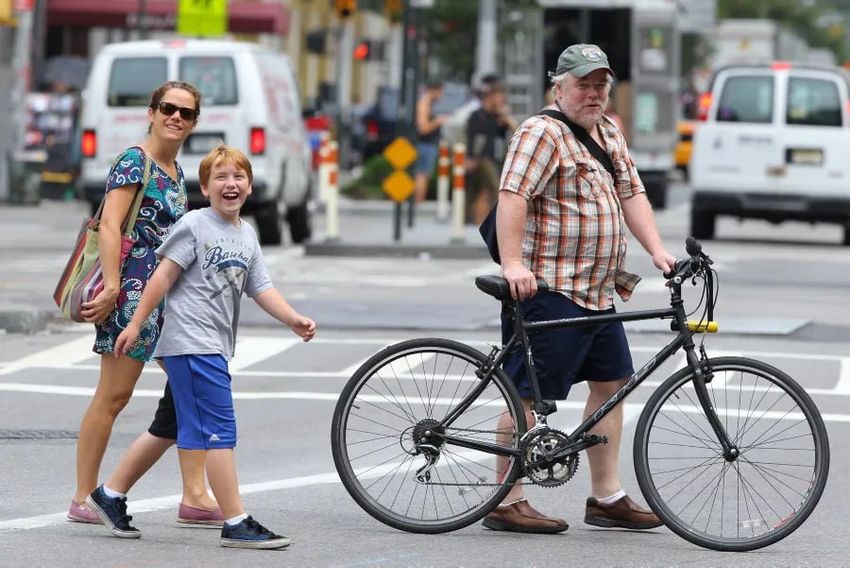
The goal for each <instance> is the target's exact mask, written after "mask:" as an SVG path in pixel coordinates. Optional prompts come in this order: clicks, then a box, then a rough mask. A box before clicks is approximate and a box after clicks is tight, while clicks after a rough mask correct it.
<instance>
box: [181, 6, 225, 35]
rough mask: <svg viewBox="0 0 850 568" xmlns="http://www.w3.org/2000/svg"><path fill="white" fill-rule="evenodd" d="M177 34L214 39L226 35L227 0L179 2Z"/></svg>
mask: <svg viewBox="0 0 850 568" xmlns="http://www.w3.org/2000/svg"><path fill="white" fill-rule="evenodd" d="M177 33H179V34H182V35H188V36H205V37H215V36H223V35H224V34H225V33H227V0H179V2H178V4H177Z"/></svg>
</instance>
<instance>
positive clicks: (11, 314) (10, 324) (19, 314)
mask: <svg viewBox="0 0 850 568" xmlns="http://www.w3.org/2000/svg"><path fill="white" fill-rule="evenodd" d="M55 317H56V314H55V311H54V310H45V309H42V308H37V307H35V306H19V307H14V308H13V307H5V306H0V330H5V332H6V333H35V332H38V331H44V330H45V329H46V328H47V324H48V322H50V321H51V320H53V319H55Z"/></svg>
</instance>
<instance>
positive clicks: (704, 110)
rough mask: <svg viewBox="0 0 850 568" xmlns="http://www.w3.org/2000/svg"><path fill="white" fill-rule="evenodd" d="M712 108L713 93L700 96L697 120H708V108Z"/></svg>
mask: <svg viewBox="0 0 850 568" xmlns="http://www.w3.org/2000/svg"><path fill="white" fill-rule="evenodd" d="M710 108H711V93H703V94H702V95H700V98H699V108H697V120H699V121H705V120H708V109H710Z"/></svg>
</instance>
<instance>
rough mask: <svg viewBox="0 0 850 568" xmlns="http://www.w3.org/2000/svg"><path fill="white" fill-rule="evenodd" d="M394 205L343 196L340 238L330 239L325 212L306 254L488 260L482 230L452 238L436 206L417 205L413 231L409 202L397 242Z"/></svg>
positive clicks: (316, 220) (470, 228) (316, 221)
mask: <svg viewBox="0 0 850 568" xmlns="http://www.w3.org/2000/svg"><path fill="white" fill-rule="evenodd" d="M395 208H396V205H395V203H393V202H390V201H355V200H351V199H345V198H341V200H340V205H339V218H340V221H339V225H340V227H339V237H338V238H337V239H332V240H331V239H328V238H327V231H326V228H327V220H326V217H325V212H324V209H323V208H320V210H319V211H317V214H316V216H315V217H314V220H313V239H312V241H311V242H310V243H308V244H307V245H305V247H304V252H305V254H306V255H307V256H362V257H375V256H383V257H409V258H422V257H430V258H454V259H485V260H486V259H488V258H489V254H488V253H487V249H486V247H485V246H484V241H483V240H482V239H481V235H480V234H479V233H478V227H477V226H474V225H466V226H465V227H464V232H463V236H462V237H461V238H454V236H453V231H454V229H453V227H452V225H451V222H450V221H449V220H445V221H442V220H438V219H437V203H436V202H433V201H428V202H425V203H420V204H417V205H416V206H415V211H414V222H413V227H408V216H409V211H410V204H409V203H404V204H402V208H401V209H402V213H401V239H400V240H399V241H395V240H394V227H395V225H394V223H395Z"/></svg>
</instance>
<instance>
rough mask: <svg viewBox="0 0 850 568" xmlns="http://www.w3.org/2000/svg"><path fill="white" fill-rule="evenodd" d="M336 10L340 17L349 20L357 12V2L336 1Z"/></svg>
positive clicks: (354, 0)
mask: <svg viewBox="0 0 850 568" xmlns="http://www.w3.org/2000/svg"><path fill="white" fill-rule="evenodd" d="M334 9H335V10H336V15H337V16H338V17H340V18H347V17H349V16H350V15H352V14H353V13H354V12H356V11H357V0H334Z"/></svg>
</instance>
